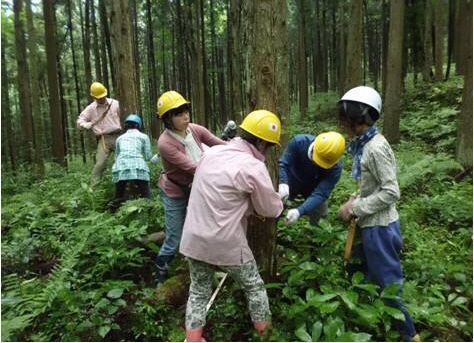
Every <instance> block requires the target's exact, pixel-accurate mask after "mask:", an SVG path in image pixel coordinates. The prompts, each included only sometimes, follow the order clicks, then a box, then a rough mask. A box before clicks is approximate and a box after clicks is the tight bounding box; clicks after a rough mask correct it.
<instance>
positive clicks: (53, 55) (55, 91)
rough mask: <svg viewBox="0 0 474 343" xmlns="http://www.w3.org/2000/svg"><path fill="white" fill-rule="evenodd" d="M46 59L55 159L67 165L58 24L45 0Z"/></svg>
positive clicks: (51, 7)
mask: <svg viewBox="0 0 474 343" xmlns="http://www.w3.org/2000/svg"><path fill="white" fill-rule="evenodd" d="M43 15H44V31H45V43H46V59H47V64H48V89H49V97H48V98H49V111H50V116H51V130H52V131H51V134H52V137H53V161H54V162H56V163H59V164H60V165H62V166H63V167H66V166H67V161H66V159H65V155H66V152H65V149H64V127H63V121H62V115H61V113H62V111H61V98H60V95H59V83H58V76H59V72H58V65H57V58H58V53H57V47H56V26H55V20H54V6H53V2H52V1H49V0H43Z"/></svg>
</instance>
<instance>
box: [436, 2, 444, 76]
mask: <svg viewBox="0 0 474 343" xmlns="http://www.w3.org/2000/svg"><path fill="white" fill-rule="evenodd" d="M433 5H434V25H435V80H437V81H441V80H443V76H444V73H443V65H444V32H445V14H446V9H445V5H444V1H441V0H437V1H434V2H433Z"/></svg>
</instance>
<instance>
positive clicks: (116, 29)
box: [110, 0, 138, 121]
mask: <svg viewBox="0 0 474 343" xmlns="http://www.w3.org/2000/svg"><path fill="white" fill-rule="evenodd" d="M110 5H111V6H110V34H111V39H112V56H113V61H114V62H113V65H114V68H115V70H114V73H115V77H116V80H117V85H116V87H115V90H116V97H117V99H120V113H121V116H122V121H123V120H124V119H125V117H126V116H127V115H128V114H130V113H138V98H137V88H136V87H137V80H135V76H136V74H135V68H136V66H135V58H134V57H133V48H132V31H131V29H132V25H131V21H130V8H129V6H128V1H127V0H114V1H112V2H111V4H110Z"/></svg>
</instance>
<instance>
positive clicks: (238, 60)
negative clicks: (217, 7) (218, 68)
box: [227, 0, 244, 121]
mask: <svg viewBox="0 0 474 343" xmlns="http://www.w3.org/2000/svg"><path fill="white" fill-rule="evenodd" d="M241 8H242V0H234V1H230V4H229V7H228V11H227V22H228V23H229V24H228V30H229V33H228V37H229V40H228V60H229V77H228V80H229V89H230V91H229V93H230V99H229V100H230V114H231V116H232V118H234V119H235V120H236V121H240V120H241V119H242V117H243V116H242V114H243V111H244V104H243V93H242V79H243V78H242V75H243V70H242V65H243V60H242V54H241V51H242V49H243V47H242V45H240V42H241V39H240V38H241V35H240V32H241V25H242V17H241Z"/></svg>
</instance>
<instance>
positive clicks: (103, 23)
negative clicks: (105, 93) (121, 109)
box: [99, 1, 116, 88]
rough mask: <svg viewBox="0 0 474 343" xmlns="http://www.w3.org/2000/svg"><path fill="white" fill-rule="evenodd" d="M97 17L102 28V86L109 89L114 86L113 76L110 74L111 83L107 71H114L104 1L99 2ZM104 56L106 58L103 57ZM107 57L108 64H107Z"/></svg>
mask: <svg viewBox="0 0 474 343" xmlns="http://www.w3.org/2000/svg"><path fill="white" fill-rule="evenodd" d="M99 16H100V25H101V28H102V33H103V34H102V42H105V44H104V43H102V48H101V50H102V65H103V67H102V69H103V70H102V71H103V73H104V82H105V83H104V85H106V87H109V88H110V85H115V84H116V80H115V75H114V73H111V82H110V80H109V70H108V68H110V71H113V70H114V63H113V59H112V43H111V42H110V30H109V23H108V21H107V8H106V1H99ZM105 54H106V55H107V56H105ZM107 57H108V63H107Z"/></svg>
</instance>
